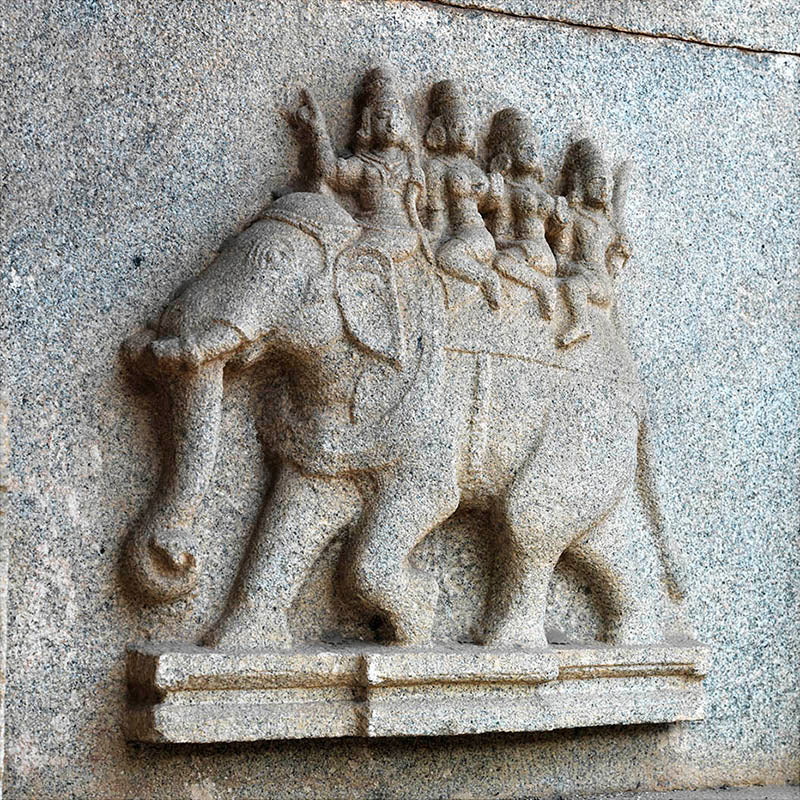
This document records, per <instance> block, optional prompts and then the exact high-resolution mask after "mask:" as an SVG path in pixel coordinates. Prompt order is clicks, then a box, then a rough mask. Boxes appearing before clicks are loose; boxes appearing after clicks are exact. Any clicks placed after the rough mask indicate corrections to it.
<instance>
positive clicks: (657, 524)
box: [636, 414, 686, 603]
mask: <svg viewBox="0 0 800 800" xmlns="http://www.w3.org/2000/svg"><path fill="white" fill-rule="evenodd" d="M653 461H654V448H653V439H652V432H651V430H650V424H649V422H648V419H647V416H646V414H645V416H644V417H643V418H642V420H641V422H640V424H639V439H638V458H637V470H636V488H637V490H638V492H639V496H640V497H641V499H642V503H643V505H644V509H645V513H646V515H647V518H648V522H649V523H650V525H649V527H650V531H651V533H652V536H653V539H654V541H655V545H656V549H657V551H658V555H659V559H660V561H661V565H662V568H663V570H664V580H665V584H666V589H667V592H668V594H669V596H670V598H671V599H672V600H673V601H674V602H676V603H680V602H682V601H683V599H684V598H685V596H686V591H685V578H684V567H683V561H682V559H681V557H680V555H679V554H678V553H677V552H676V550H675V548H674V546H673V545H672V542H671V541H670V539H669V536H668V534H667V532H666V525H665V522H664V513H663V510H662V506H661V500H660V498H659V496H658V490H657V487H656V480H655V473H654V471H653Z"/></svg>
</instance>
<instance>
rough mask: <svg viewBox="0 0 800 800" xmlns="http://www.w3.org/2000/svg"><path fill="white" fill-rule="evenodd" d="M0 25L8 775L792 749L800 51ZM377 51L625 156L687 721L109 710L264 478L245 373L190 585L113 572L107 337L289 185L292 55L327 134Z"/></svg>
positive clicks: (381, 24) (701, 769) (443, 544)
mask: <svg viewBox="0 0 800 800" xmlns="http://www.w3.org/2000/svg"><path fill="white" fill-rule="evenodd" d="M0 24H2V26H3V33H4V36H3V43H2V58H3V68H2V75H3V86H4V91H3V95H2V99H0V104H2V105H1V106H0V107H1V108H2V114H3V119H4V123H3V129H4V142H3V159H4V165H3V173H2V174H3V201H2V204H1V205H0V229H1V230H3V231H4V235H3V239H2V241H1V242H0V258H2V263H3V269H2V274H1V275H0V281H1V282H2V302H3V306H4V309H3V310H4V312H5V315H6V319H7V321H8V324H7V326H5V327H4V328H3V330H2V334H0V335H2V337H3V339H2V341H3V351H4V352H3V356H4V368H3V380H4V383H5V384H6V385H7V388H8V390H9V393H10V397H11V411H10V434H11V442H12V459H11V469H10V494H9V506H8V511H9V513H8V517H7V520H8V531H9V532H10V535H11V537H12V539H11V541H12V551H11V561H10V588H9V604H10V608H9V648H8V697H7V702H6V742H7V762H6V774H5V778H4V780H5V796H6V797H9V798H34V797H35V798H42V800H49V798H61V797H65V796H71V797H76V798H88V797H103V798H109V800H112V799H113V800H117V799H118V798H143V799H144V798H148V800H149V799H150V798H165V799H166V798H170V799H171V798H193V799H197V798H200V799H201V800H209V799H210V798H213V799H216V798H222V797H226V798H309V797H317V798H331V797H348V798H352V797H381V798H390V797H398V798H400V797H402V798H406V797H414V798H429V797H470V798H480V797H485V796H496V797H526V796H542V797H554V796H556V795H562V796H572V795H577V794H584V795H586V794H590V795H592V794H597V793H600V792H616V791H623V790H626V789H633V788H635V787H637V786H638V787H640V788H642V789H662V790H663V789H670V788H673V787H674V788H682V787H691V786H708V785H721V784H723V783H727V784H733V783H748V782H772V781H784V780H787V779H793V778H796V776H797V771H798V748H799V747H800V741H799V740H798V727H797V718H798V707H797V696H798V695H797V680H798V678H797V667H796V665H797V661H798V645H799V644H800V641H799V637H798V627H797V619H798V616H800V615H798V611H799V610H800V609H798V597H797V592H796V588H795V587H794V584H793V580H794V578H793V575H796V574H797V569H798V566H799V565H798V551H799V549H798V547H797V544H798V542H797V531H798V480H797V478H798V475H797V469H798V467H797V465H798V431H797V427H798V426H797V410H798V394H797V393H798V388H797V387H798V384H800V381H798V377H799V376H798V340H797V334H796V329H797V321H798V320H797V304H796V297H797V291H798V285H797V270H796V263H797V253H798V244H800V242H798V238H799V237H800V234H799V233H798V231H800V225H799V224H798V222H799V220H798V211H797V205H796V203H797V195H798V177H797V175H798V170H797V147H796V144H797V141H798V140H800V126H799V125H798V117H797V108H798V59H797V58H796V57H789V56H779V55H765V54H747V53H742V52H739V51H733V50H723V49H719V48H710V47H704V46H702V45H696V44H686V43H682V42H675V41H666V40H657V39H649V38H645V37H633V36H628V35H625V34H621V33H612V32H599V31H586V30H578V29H573V28H570V27H566V26H561V25H548V24H545V23H539V22H534V21H520V20H515V19H512V18H506V17H504V16H502V15H490V14H484V13H481V12H466V11H454V10H452V9H448V8H444V7H440V6H439V5H436V4H419V5H417V4H411V3H403V4H387V3H372V2H358V3H356V2H352V3H349V2H348V3H333V2H331V3H321V2H314V3H311V4H305V3H299V2H297V3H294V2H285V3H262V4H258V3H246V4H245V3H238V2H233V3H224V4H222V3H220V4H216V3H205V4H191V5H190V4H185V5H181V6H180V7H175V6H173V5H172V4H167V3H163V4H160V3H150V4H147V5H145V4H140V3H136V2H133V1H132V0H131V2H126V3H121V4H117V5H116V6H113V7H110V6H108V7H104V6H101V5H99V4H81V5H78V4H68V3H61V4H55V5H48V6H47V8H45V7H44V5H43V4H38V3H28V4H24V3H22V4H18V5H17V6H15V7H14V8H13V9H9V10H8V11H7V13H6V15H5V16H4V19H3V20H2V23H0ZM379 56H382V57H389V58H392V59H393V60H395V61H396V63H398V64H399V65H401V66H402V70H401V76H402V81H403V84H404V86H406V87H407V92H408V96H409V101H410V102H411V103H412V104H415V105H416V106H417V107H418V108H421V107H422V105H423V102H424V98H423V95H422V92H423V88H424V87H427V86H428V85H430V82H431V81H432V80H434V79H438V78H442V77H446V76H447V77H456V78H469V79H471V80H473V81H474V82H475V83H476V85H477V86H478V87H479V91H476V94H475V101H476V113H477V114H478V115H479V117H480V119H481V120H483V121H488V118H489V116H490V114H491V112H493V111H495V110H497V109H498V108H501V107H502V106H504V105H508V104H516V105H520V106H522V107H523V108H525V109H526V110H528V111H529V112H530V113H531V114H532V115H533V117H534V122H535V125H536V126H537V127H538V130H539V132H540V135H541V137H542V141H543V149H544V155H545V159H546V168H547V169H548V170H549V171H550V172H551V173H552V172H553V171H554V170H555V168H556V165H557V164H558V163H559V162H560V159H561V157H562V155H563V148H564V147H565V145H566V139H567V136H568V134H569V132H571V131H572V130H574V129H576V128H589V129H592V130H597V131H598V132H599V133H600V134H602V136H603V137H604V139H605V140H606V141H607V142H608V143H609V146H610V148H611V149H612V151H613V153H614V154H615V155H616V156H619V157H621V156H624V155H632V156H633V157H634V158H635V160H636V161H637V177H636V180H635V182H634V184H633V186H632V189H631V193H630V196H629V226H630V229H631V235H632V238H634V240H635V241H636V242H637V250H636V257H635V260H634V261H632V262H631V264H630V265H629V268H628V271H627V274H626V276H625V280H624V281H623V282H622V283H621V285H620V294H621V306H622V312H623V324H624V327H625V330H626V332H627V338H628V341H629V342H630V344H631V347H632V349H633V351H634V355H635V357H636V360H637V362H638V364H639V365H640V372H641V375H642V378H643V380H644V383H645V386H646V390H647V393H648V397H649V401H650V408H651V416H652V421H653V427H654V429H655V433H656V438H657V441H658V443H659V459H658V465H657V467H658V480H659V488H660V491H661V493H662V496H663V497H664V499H665V504H666V508H667V517H668V519H667V522H668V524H669V525H670V526H671V528H672V530H673V535H674V536H675V537H676V539H677V540H678V542H679V543H680V548H681V550H682V551H683V553H684V555H685V556H686V558H687V561H688V563H689V577H690V598H689V605H690V611H691V614H690V616H691V618H692V619H693V620H694V622H695V624H696V627H697V633H698V637H699V638H700V639H701V640H703V641H706V642H708V643H710V644H711V645H712V646H713V648H714V656H713V664H712V671H711V673H710V674H709V677H708V679H707V681H706V686H707V690H708V697H709V702H708V709H707V719H706V720H705V721H704V722H700V723H680V724H676V725H671V726H633V727H628V728H615V727H605V728H597V729H575V730H570V731H566V732H560V733H547V734H502V735H501V734H488V735H481V736H463V737H450V738H448V737H442V738H424V739H413V738H401V739H378V740H375V741H370V742H364V741H358V740H354V739H343V740H341V741H331V740H322V741H317V742H302V741H299V742H281V743H266V744H242V745H228V746H223V745H213V746H178V747H174V748H162V747H153V746H143V745H130V744H126V743H125V741H124V738H123V735H122V730H121V717H122V709H123V703H124V664H125V660H124V649H125V646H126V645H127V644H128V643H129V642H132V641H136V640H140V639H144V638H147V637H151V638H156V639H169V638H178V637H181V636H183V635H189V636H196V635H198V634H199V633H200V632H201V631H202V630H203V629H205V627H206V626H207V623H208V620H209V618H210V617H213V615H214V614H215V613H217V612H218V610H219V607H220V605H221V603H222V602H223V599H224V596H225V592H226V590H227V587H228V586H229V584H230V581H231V580H232V577H233V572H234V570H235V556H238V555H239V554H240V553H241V551H242V549H243V546H244V533H243V532H244V531H246V530H248V529H249V527H250V526H252V524H253V521H254V517H255V515H256V514H257V511H258V503H259V499H260V497H261V492H262V490H263V486H264V484H265V482H266V480H267V476H266V474H265V473H264V471H263V469H262V468H261V467H260V464H261V459H260V450H259V447H260V446H259V444H258V440H257V436H256V432H255V429H254V424H253V422H252V421H251V419H250V416H249V415H248V413H247V408H248V402H249V395H248V393H249V388H248V386H247V385H245V384H244V383H243V382H242V383H239V384H237V385H233V386H232V387H231V390H230V392H229V394H228V396H227V397H226V400H225V406H224V418H223V425H224V429H225V432H226V447H225V448H224V449H223V451H222V452H221V454H220V458H219V466H218V469H217V471H216V474H215V480H214V484H213V487H212V493H211V497H210V501H209V503H208V504H207V505H206V506H205V507H204V509H203V518H204V519H203V524H204V527H205V529H206V530H207V531H208V537H207V540H206V541H205V542H204V547H205V548H206V551H207V557H206V567H205V572H204V573H203V575H204V577H203V578H202V580H201V584H200V586H199V589H198V592H197V594H196V596H195V597H194V598H193V599H192V600H191V601H190V602H181V603H178V604H176V605H173V606H170V607H167V608H162V609H149V610H142V609H141V608H140V607H139V606H138V605H136V604H135V603H133V602H131V601H130V600H128V599H127V597H126V595H125V594H124V593H123V592H122V590H121V586H120V579H119V574H118V569H117V562H118V556H119V549H120V545H121V543H122V541H123V539H124V536H125V534H126V532H127V530H128V529H129V527H130V526H131V525H132V524H133V523H134V521H135V520H136V518H137V516H138V514H139V513H140V512H141V509H142V508H143V506H144V504H145V503H146V499H147V497H148V496H149V494H150V492H151V491H152V489H153V483H154V480H155V475H156V468H157V460H158V446H157V441H156V437H155V432H154V429H153V427H152V425H151V422H150V420H151V417H152V409H151V408H149V407H148V405H147V399H146V397H145V396H144V395H142V394H141V393H137V391H136V388H135V387H133V386H132V385H131V384H130V382H129V381H128V380H127V378H126V377H125V375H124V373H123V370H122V367H121V364H120V362H119V358H118V347H119V343H120V342H121V341H122V340H123V339H124V337H125V336H126V335H127V334H128V333H129V332H130V331H131V330H132V329H134V328H135V327H136V326H137V325H140V324H141V323H142V322H143V321H144V320H145V319H146V318H147V316H148V315H150V314H153V313H156V312H157V311H158V310H159V309H160V308H161V306H162V305H163V302H164V299H165V298H166V297H168V296H169V294H170V292H172V290H173V289H174V288H175V287H177V286H178V285H179V284H180V283H181V282H182V281H184V280H185V279H187V278H188V277H190V276H192V275H194V274H195V273H196V272H197V270H198V269H199V268H200V267H201V266H204V265H205V264H207V263H208V262H209V261H210V259H211V256H212V253H213V252H214V250H215V249H216V248H217V247H218V246H219V244H220V243H221V242H222V241H223V240H224V239H225V238H226V237H227V236H229V235H231V234H233V233H235V232H237V231H239V230H241V229H242V228H243V227H244V226H245V224H246V223H247V222H248V221H249V220H251V219H252V218H253V217H254V216H255V215H256V214H257V213H258V211H259V210H260V209H261V208H262V207H263V206H264V204H265V202H266V201H267V200H268V198H269V196H270V192H271V191H273V190H275V189H280V188H281V187H282V186H284V185H285V183H286V175H287V172H291V168H292V166H293V165H294V164H295V161H296V150H295V145H294V142H293V139H292V137H291V134H290V132H289V130H288V127H287V125H286V122H285V120H284V119H283V118H282V117H281V115H280V114H279V113H276V112H277V111H278V110H280V109H284V108H286V107H288V106H291V105H294V104H295V103H296V96H297V87H299V86H300V85H301V84H305V83H308V84H311V85H313V87H314V88H315V91H316V92H317V95H318V97H319V99H320V102H321V104H322V106H323V109H324V110H325V113H326V114H327V116H328V119H329V121H330V122H331V123H332V125H333V127H334V131H333V132H334V135H335V137H336V139H337V141H344V140H345V139H346V138H347V132H348V129H349V118H348V112H349V103H350V97H351V91H352V87H353V86H354V85H355V84H356V83H357V81H358V78H359V76H360V75H361V74H362V73H363V71H364V69H365V68H366V66H367V65H368V64H369V63H370V62H371V61H372V60H373V59H374V58H375V57H379ZM451 542H458V543H459V544H458V547H451ZM482 548H483V543H482V542H481V540H480V537H479V535H478V534H475V535H463V536H460V537H457V536H450V535H449V534H447V532H444V533H441V534H438V535H437V536H436V537H431V540H430V541H429V542H428V543H426V544H425V545H424V547H423V551H422V552H421V554H420V558H421V559H423V560H425V559H428V560H429V561H430V562H431V563H435V564H436V565H437V570H439V571H440V574H439V579H440V583H441V585H442V586H443V587H444V591H443V592H442V597H443V600H442V605H441V608H440V610H439V611H440V613H439V617H438V622H437V625H438V626H439V630H440V631H445V632H447V633H448V634H452V635H454V636H457V635H458V632H459V631H460V630H463V627H464V626H465V625H467V624H468V622H469V620H470V618H471V616H470V615H471V614H472V613H473V611H474V608H473V605H474V603H475V600H474V597H471V596H469V595H465V594H462V593H461V592H459V589H458V587H459V586H460V585H461V583H462V581H463V576H464V575H468V576H469V580H470V581H475V582H477V585H479V584H480V581H481V580H485V575H484V574H483V573H484V572H485V569H484V565H485V562H484V561H483V560H482V552H483V551H482ZM325 558H328V559H329V560H332V555H331V554H328V555H326V556H325ZM324 572H325V570H324V569H323V568H321V570H320V575H324ZM459 576H461V577H459ZM326 591H327V590H326V584H325V582H324V580H323V578H322V577H320V578H319V580H318V582H317V583H314V582H312V584H311V585H309V586H308V587H307V591H306V593H305V594H304V596H303V598H301V601H300V606H301V610H300V612H299V615H298V619H300V620H303V619H305V618H306V617H305V616H304V614H303V613H302V606H303V605H304V604H305V605H308V604H312V605H315V606H320V605H322V606H324V607H325V608H327V606H326V605H325V604H326V603H328V600H329V597H328V595H327V594H326ZM596 616H597V613H596V609H595V608H594V606H593V604H592V600H591V598H590V597H589V596H588V592H587V591H586V589H585V587H582V586H581V585H580V583H579V582H577V581H576V580H575V578H574V577H573V576H571V575H570V574H569V573H568V571H567V570H565V569H562V570H560V571H559V572H558V573H557V576H556V579H555V581H554V585H553V587H552V591H551V602H550V612H549V619H548V621H549V624H550V625H551V626H552V627H554V628H562V629H565V630H568V631H574V632H578V633H588V634H590V635H591V633H592V631H593V630H594V629H595V627H596V622H597V621H596ZM315 624H317V625H319V627H320V628H322V629H323V630H324V627H325V623H324V620H323V621H322V622H319V620H317V622H316V623H315ZM663 796H665V797H666V796H668V795H663Z"/></svg>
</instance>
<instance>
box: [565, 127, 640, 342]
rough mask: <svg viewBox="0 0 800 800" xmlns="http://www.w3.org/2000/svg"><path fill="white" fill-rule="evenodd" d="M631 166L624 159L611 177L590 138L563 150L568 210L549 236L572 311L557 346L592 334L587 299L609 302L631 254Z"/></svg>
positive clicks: (593, 301) (589, 300) (601, 304)
mask: <svg viewBox="0 0 800 800" xmlns="http://www.w3.org/2000/svg"><path fill="white" fill-rule="evenodd" d="M629 172H630V164H629V162H624V163H623V164H621V165H620V167H619V169H618V170H617V174H616V176H613V177H612V175H611V171H610V170H609V169H608V167H607V166H606V163H605V161H604V159H603V156H602V153H601V152H600V150H599V148H598V147H597V145H596V144H595V143H594V142H593V141H592V140H591V139H581V140H580V141H577V142H575V143H574V144H572V145H571V146H570V148H569V150H568V151H567V156H566V158H565V160H564V168H563V179H564V184H565V190H566V196H567V202H568V203H569V208H570V214H569V219H568V221H567V222H566V224H563V225H562V224H559V225H557V226H556V230H555V231H554V232H553V234H552V235H551V238H550V241H551V243H552V245H553V250H554V252H555V255H556V260H557V262H558V275H559V276H560V277H562V278H563V283H562V289H563V293H564V299H565V301H566V304H567V309H568V310H569V314H570V324H569V327H568V328H567V330H566V332H564V333H563V334H562V335H561V336H560V337H559V339H558V344H559V346H560V347H569V346H570V345H573V344H575V343H576V342H580V341H581V340H583V339H586V338H588V337H589V336H590V335H591V329H590V326H589V322H588V318H587V308H586V306H587V303H593V304H594V305H597V306H600V307H602V308H609V307H610V306H611V304H612V302H613V298H614V286H613V278H614V275H615V274H616V271H617V268H618V266H619V264H620V263H622V264H624V263H625V261H627V259H628V257H629V256H630V243H629V242H628V238H627V236H626V235H625V233H624V230H623V228H624V225H623V219H624V202H625V192H626V188H627V183H628V175H629ZM612 189H613V200H612V197H611V193H612Z"/></svg>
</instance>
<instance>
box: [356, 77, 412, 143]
mask: <svg viewBox="0 0 800 800" xmlns="http://www.w3.org/2000/svg"><path fill="white" fill-rule="evenodd" d="M386 103H396V104H397V105H398V106H399V107H400V108H401V109H403V111H404V112H405V106H404V104H403V98H402V96H401V94H400V92H399V91H398V90H397V86H396V83H395V77H394V74H393V72H392V70H391V68H390V67H388V66H386V65H380V66H377V67H373V68H372V69H371V70H369V72H367V74H366V75H365V76H364V79H363V81H362V82H361V89H360V91H359V93H358V95H357V96H356V109H357V119H358V129H357V130H356V134H355V149H356V151H359V150H368V149H369V148H370V147H371V146H372V112H373V111H374V109H375V108H376V107H377V106H378V105H381V104H386ZM409 127H410V126H409ZM408 146H410V143H408Z"/></svg>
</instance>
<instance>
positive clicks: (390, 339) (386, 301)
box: [336, 246, 405, 367]
mask: <svg viewBox="0 0 800 800" xmlns="http://www.w3.org/2000/svg"><path fill="white" fill-rule="evenodd" d="M336 300H337V302H338V303H339V308H340V310H341V312H342V318H343V320H344V324H345V328H346V329H347V331H348V333H349V334H350V335H351V336H352V337H353V339H355V340H356V342H357V343H358V344H359V345H360V346H361V347H363V348H364V349H366V350H368V351H369V352H370V353H372V354H373V355H376V356H377V357H378V358H381V359H384V360H385V361H388V362H389V363H390V364H392V365H394V366H395V367H400V366H401V365H402V363H403V360H404V356H405V326H404V325H403V319H402V316H401V312H400V302H399V298H398V296H397V282H396V279H395V274H394V265H393V264H392V260H391V258H390V257H389V256H388V255H387V254H386V253H384V252H383V251H381V250H379V249H377V248H375V247H359V246H356V247H354V248H349V249H347V250H345V251H344V252H343V253H342V254H341V255H340V256H339V258H338V259H337V261H336Z"/></svg>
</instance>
